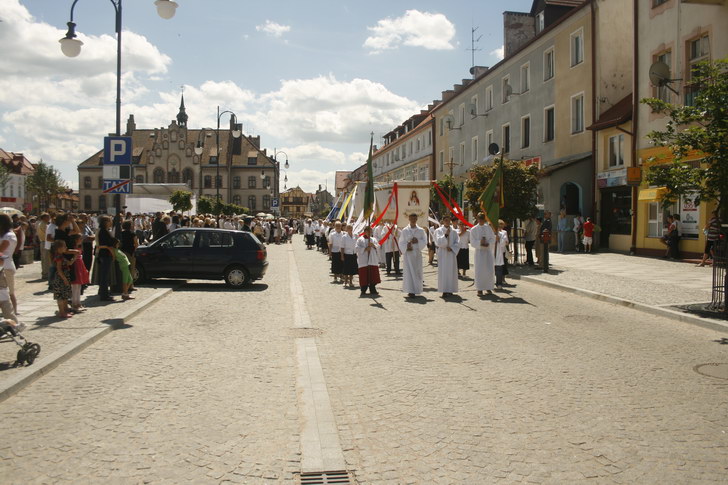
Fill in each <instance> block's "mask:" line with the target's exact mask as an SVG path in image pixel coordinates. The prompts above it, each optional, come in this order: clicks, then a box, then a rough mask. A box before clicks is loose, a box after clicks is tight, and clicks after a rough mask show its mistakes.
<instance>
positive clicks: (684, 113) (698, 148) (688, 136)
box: [641, 59, 728, 209]
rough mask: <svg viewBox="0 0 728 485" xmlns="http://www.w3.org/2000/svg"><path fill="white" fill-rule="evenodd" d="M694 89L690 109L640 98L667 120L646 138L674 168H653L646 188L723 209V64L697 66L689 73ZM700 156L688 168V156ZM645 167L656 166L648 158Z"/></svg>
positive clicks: (726, 98)
mask: <svg viewBox="0 0 728 485" xmlns="http://www.w3.org/2000/svg"><path fill="white" fill-rule="evenodd" d="M690 88H691V89H693V90H696V91H697V94H696V96H695V98H694V100H695V101H694V103H693V106H678V105H674V104H671V103H666V102H665V101H662V100H660V99H656V98H645V99H642V100H641V102H642V103H644V104H647V105H648V106H650V108H652V111H653V112H655V113H661V114H666V115H667V116H668V120H667V125H666V126H665V129H664V130H662V131H659V130H655V131H652V132H650V133H649V134H648V135H647V137H648V138H649V139H650V140H652V142H653V143H654V144H655V145H656V146H666V147H669V149H670V151H671V152H672V154H673V163H666V164H656V165H652V166H650V167H649V169H648V170H647V173H646V178H647V181H648V183H650V184H651V185H658V186H664V187H666V188H667V191H666V193H665V195H664V200H667V201H668V202H675V201H677V200H679V198H680V196H681V195H685V194H688V193H695V192H698V195H699V198H700V200H704V201H710V200H718V201H719V205H720V206H722V207H723V208H724V209H726V208H728V198H727V197H726V195H728V59H723V60H718V61H714V62H710V61H706V62H701V63H699V64H697V66H696V67H694V69H693V71H692V73H691V86H690ZM696 152H697V153H698V156H701V155H702V162H703V163H702V164H701V165H699V166H691V165H688V164H687V163H686V162H685V161H684V160H685V158H687V157H688V156H689V155H692V156H694V155H695V153H696ZM648 162H659V159H656V158H652V159H649V160H648Z"/></svg>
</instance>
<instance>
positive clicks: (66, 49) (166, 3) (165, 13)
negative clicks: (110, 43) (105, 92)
mask: <svg viewBox="0 0 728 485" xmlns="http://www.w3.org/2000/svg"><path fill="white" fill-rule="evenodd" d="M110 1H111V4H112V5H113V6H114V11H115V12H116V136H119V135H121V2H122V0H110ZM77 3H78V0H73V4H71V19H70V21H69V22H68V23H67V24H66V25H68V32H66V36H65V37H63V38H62V39H60V40H59V41H58V42H60V44H61V51H62V52H63V54H64V55H66V56H67V57H76V56H78V55H79V54H80V53H81V46H82V45H83V42H81V41H80V40H78V39H76V24H75V23H74V22H73V10H74V9H75V8H76V4H77ZM154 4H155V5H156V6H157V13H158V14H159V16H160V17H162V18H163V19H171V18H172V17H174V13H175V9H176V8H177V2H174V1H172V0H157V1H156V2H154Z"/></svg>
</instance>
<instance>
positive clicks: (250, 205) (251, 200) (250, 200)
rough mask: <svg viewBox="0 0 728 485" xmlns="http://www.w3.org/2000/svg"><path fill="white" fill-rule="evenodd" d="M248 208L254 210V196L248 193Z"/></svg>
mask: <svg viewBox="0 0 728 485" xmlns="http://www.w3.org/2000/svg"><path fill="white" fill-rule="evenodd" d="M248 209H250V210H252V211H253V210H256V209H255V196H254V195H249V196H248Z"/></svg>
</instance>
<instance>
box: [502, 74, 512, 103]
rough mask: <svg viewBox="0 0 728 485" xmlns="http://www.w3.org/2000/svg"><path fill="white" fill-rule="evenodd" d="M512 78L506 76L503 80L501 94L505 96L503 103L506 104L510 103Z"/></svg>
mask: <svg viewBox="0 0 728 485" xmlns="http://www.w3.org/2000/svg"><path fill="white" fill-rule="evenodd" d="M510 81H511V77H510V76H506V77H504V78H503V79H502V80H501V92H502V94H503V99H502V102H503V103H504V104H505V103H507V102H508V99H509V98H510V94H509V93H508V92H509V91H510V90H511V82H510Z"/></svg>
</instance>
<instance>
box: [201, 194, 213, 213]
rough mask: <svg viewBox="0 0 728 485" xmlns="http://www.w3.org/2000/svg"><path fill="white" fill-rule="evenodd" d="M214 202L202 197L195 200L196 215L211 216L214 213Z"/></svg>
mask: <svg viewBox="0 0 728 485" xmlns="http://www.w3.org/2000/svg"><path fill="white" fill-rule="evenodd" d="M214 206H215V201H214V200H213V199H212V198H211V197H205V196H202V197H200V198H199V199H197V213H198V214H212V213H214V212H215V211H214Z"/></svg>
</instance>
